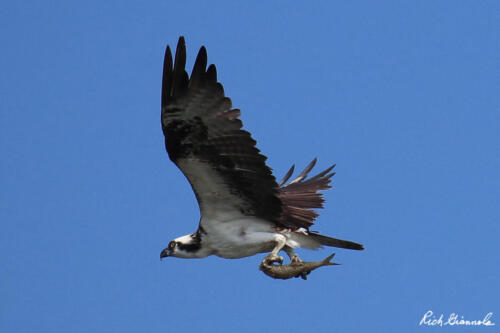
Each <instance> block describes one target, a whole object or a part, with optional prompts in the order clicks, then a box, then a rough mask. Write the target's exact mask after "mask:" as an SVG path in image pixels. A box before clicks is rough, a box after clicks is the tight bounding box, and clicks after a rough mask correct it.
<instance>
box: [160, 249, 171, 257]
mask: <svg viewBox="0 0 500 333" xmlns="http://www.w3.org/2000/svg"><path fill="white" fill-rule="evenodd" d="M171 254H172V251H170V249H169V248H168V247H167V248H166V249H163V251H161V253H160V259H163V258H165V257H168V256H170V255H171Z"/></svg>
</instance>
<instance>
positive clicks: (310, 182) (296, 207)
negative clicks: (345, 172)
mask: <svg viewBox="0 0 500 333" xmlns="http://www.w3.org/2000/svg"><path fill="white" fill-rule="evenodd" d="M315 164H316V159H314V160H313V161H312V162H311V163H309V165H308V166H307V167H306V168H305V169H304V171H302V172H301V173H300V175H299V176H298V177H297V178H295V179H294V180H292V181H291V182H289V183H288V184H286V185H284V184H285V183H286V182H287V181H288V179H289V178H290V177H291V176H292V174H293V170H294V166H292V167H291V168H290V170H289V171H288V172H287V174H286V175H285V177H283V180H282V181H281V182H280V183H279V186H280V188H279V194H278V197H279V198H280V200H281V202H282V204H283V213H282V216H281V218H282V221H286V223H287V224H288V225H293V226H295V227H297V228H300V227H302V228H306V229H308V228H309V227H310V226H311V225H312V224H313V223H314V219H315V218H316V217H318V213H317V212H316V211H315V210H314V209H315V208H323V202H324V201H325V200H324V199H323V195H322V194H321V193H319V192H318V191H321V190H326V189H329V188H331V186H330V178H331V177H332V176H333V175H334V174H335V172H331V173H330V171H331V170H332V169H333V168H334V167H335V165H332V166H331V167H329V168H328V169H326V170H324V171H322V172H320V173H319V174H317V175H316V176H314V177H312V178H309V179H307V175H308V174H309V172H310V171H311V170H312V168H313V167H314V165H315Z"/></svg>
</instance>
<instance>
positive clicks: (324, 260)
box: [321, 253, 340, 266]
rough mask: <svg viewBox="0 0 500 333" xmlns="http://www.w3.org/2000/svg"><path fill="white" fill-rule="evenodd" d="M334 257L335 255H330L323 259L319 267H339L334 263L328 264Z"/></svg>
mask: <svg viewBox="0 0 500 333" xmlns="http://www.w3.org/2000/svg"><path fill="white" fill-rule="evenodd" d="M334 255H335V253H332V254H330V255H329V256H328V257H326V258H325V259H323V261H322V262H321V265H322V266H333V265H340V264H337V263H336V262H330V260H332V258H333V256H334Z"/></svg>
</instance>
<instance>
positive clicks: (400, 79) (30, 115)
mask: <svg viewBox="0 0 500 333" xmlns="http://www.w3.org/2000/svg"><path fill="white" fill-rule="evenodd" d="M0 22H1V23H0V25H1V29H0V42H1V52H0V66H1V75H0V105H1V115H0V117H1V118H0V121H1V128H0V130H1V131H0V153H1V186H0V220H1V232H0V258H1V265H0V331H1V332H17V333H24V332H30V333H31V332H191V331H192V332H210V331H211V332H334V331H335V332H369V331H372V332H420V331H424V330H425V328H423V327H419V326H418V324H419V321H420V319H421V318H422V316H423V315H424V313H425V312H426V311H428V310H432V311H434V312H435V313H437V314H441V313H443V314H444V315H445V317H447V316H448V315H449V314H450V313H453V312H455V313H459V314H460V315H463V316H464V318H466V319H471V320H472V319H481V318H483V317H484V316H485V315H486V314H487V313H488V312H493V313H494V315H493V321H494V322H495V323H496V324H497V325H496V328H498V327H500V303H499V299H500V298H499V297H500V287H499V281H500V268H499V265H498V254H499V253H500V245H499V235H500V226H499V225H500V200H499V198H500V174H499V173H500V66H499V59H500V57H499V54H500V2H498V1H309V2H306V1H300V2H299V1H296V2H292V1H265V2H264V1H262V2H260V3H255V2H243V1H206V2H205V1H150V2H148V1H127V0H126V1H9V2H5V3H4V4H3V5H2V8H1V11H0ZM181 34H182V35H184V36H185V37H186V42H187V50H188V65H187V67H188V68H189V71H190V69H191V66H192V64H193V60H194V58H195V56H196V53H197V51H198V49H199V47H200V46H201V45H206V46H207V50H208V58H209V62H210V63H215V64H216V65H217V68H218V73H219V79H220V81H221V82H222V83H223V84H224V87H225V91H226V94H227V95H228V96H229V97H231V98H232V100H233V105H234V106H235V107H238V108H241V110H242V119H243V122H244V127H245V128H246V129H247V130H249V131H251V132H252V134H253V137H254V138H255V139H256V140H257V141H258V147H259V148H260V149H261V150H262V152H263V153H264V154H265V155H267V156H268V157H269V159H268V163H269V165H270V166H271V167H272V168H273V170H274V172H275V175H276V176H277V177H278V178H281V177H282V176H283V174H284V173H285V172H286V171H287V170H288V168H289V167H290V165H291V164H293V163H295V164H296V165H297V168H298V169H301V168H303V167H304V166H305V165H306V164H307V163H308V162H309V161H310V160H312V159H313V158H314V157H318V158H319V162H318V166H317V168H318V170H317V171H320V169H321V168H326V167H327V166H329V165H330V164H331V163H337V167H336V171H337V174H336V175H335V177H334V188H333V189H332V190H330V191H328V192H326V193H325V196H326V199H327V203H326V209H324V210H323V211H321V216H320V218H319V219H318V220H317V223H316V225H315V226H314V228H313V229H314V230H319V231H321V232H322V233H324V234H327V235H331V236H335V237H338V238H345V239H348V240H352V241H356V242H360V243H362V244H364V245H365V247H366V250H365V251H362V252H356V251H349V250H343V249H333V250H332V249H323V250H321V251H318V252H314V251H301V252H300V254H301V256H302V257H303V259H305V260H318V259H322V258H324V257H326V256H327V255H328V254H330V253H332V252H335V253H336V261H337V262H340V263H341V264H342V265H341V266H337V267H328V268H322V269H319V270H318V271H315V272H313V273H312V274H311V275H310V277H309V279H308V280H307V281H302V280H300V279H292V280H287V281H280V280H273V279H271V278H269V277H267V276H265V275H264V274H263V273H262V272H260V271H258V269H257V267H258V264H259V262H260V261H261V260H262V258H263V257H264V254H263V255H258V256H254V257H250V258H245V259H241V260H225V259H220V258H216V257H211V258H206V259H201V260H183V259H176V258H167V259H166V260H163V261H162V262H160V260H159V254H160V251H161V250H162V249H163V248H164V247H166V246H167V244H168V242H169V241H170V240H171V239H173V238H175V237H178V236H180V235H184V234H187V233H191V232H193V231H195V230H196V227H197V224H198V218H199V212H198V208H197V205H196V200H195V197H194V195H193V193H192V191H191V189H190V187H189V185H188V183H187V181H186V180H185V179H184V177H183V176H182V174H181V173H180V171H179V170H177V168H176V167H175V166H174V165H173V164H172V163H171V162H170V161H169V160H168V157H167V155H166V153H165V151H164V146H163V134H162V133H161V128H160V86H161V72H162V61H163V52H164V47H165V45H166V44H167V43H168V44H170V45H171V46H172V45H173V46H175V44H176V43H177V39H178V37H179V36H180V35H181ZM299 171H300V170H299ZM496 328H495V329H496ZM484 329H485V328H482V329H480V328H469V329H467V328H464V327H443V328H439V329H438V330H439V331H440V332H441V331H443V332H446V331H449V332H462V331H468V332H478V330H484ZM488 331H493V329H488Z"/></svg>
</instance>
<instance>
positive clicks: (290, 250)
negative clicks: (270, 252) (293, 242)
mask: <svg viewBox="0 0 500 333" xmlns="http://www.w3.org/2000/svg"><path fill="white" fill-rule="evenodd" d="M283 250H285V252H286V254H288V257H289V258H290V261H291V262H292V264H294V263H297V264H299V263H301V262H303V261H302V259H300V258H299V255H298V254H297V253H295V252H294V251H293V248H291V247H289V246H285V248H284V249H283Z"/></svg>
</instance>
